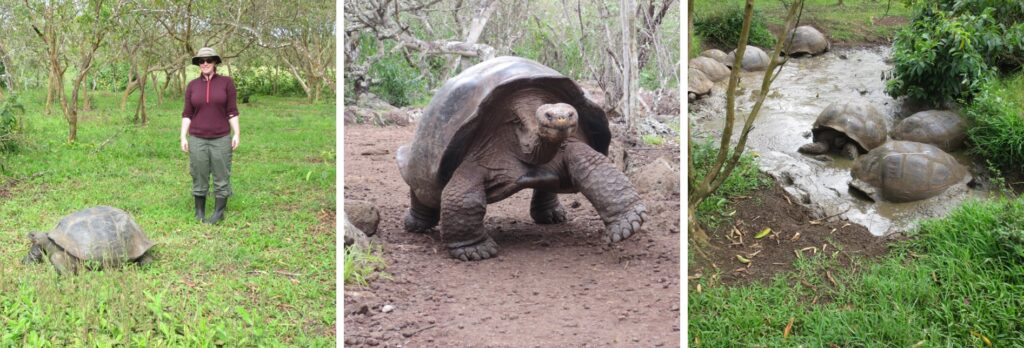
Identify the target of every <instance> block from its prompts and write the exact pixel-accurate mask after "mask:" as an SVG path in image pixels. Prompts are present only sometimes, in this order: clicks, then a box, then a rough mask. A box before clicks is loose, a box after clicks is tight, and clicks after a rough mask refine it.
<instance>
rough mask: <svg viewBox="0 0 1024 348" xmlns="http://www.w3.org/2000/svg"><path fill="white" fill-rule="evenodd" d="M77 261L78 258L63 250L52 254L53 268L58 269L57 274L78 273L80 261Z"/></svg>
mask: <svg viewBox="0 0 1024 348" xmlns="http://www.w3.org/2000/svg"><path fill="white" fill-rule="evenodd" d="M76 261H77V259H76V258H74V257H72V256H69V255H67V254H66V253H64V252H62V251H61V252H55V253H51V254H50V263H51V264H53V269H54V270H56V271H57V275H65V274H71V275H75V274H78V263H77V262H76Z"/></svg>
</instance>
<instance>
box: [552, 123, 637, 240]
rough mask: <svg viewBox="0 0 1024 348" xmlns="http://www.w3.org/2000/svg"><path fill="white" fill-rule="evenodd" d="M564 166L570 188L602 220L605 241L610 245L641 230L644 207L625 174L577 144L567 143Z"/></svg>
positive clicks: (586, 146) (592, 150) (598, 154)
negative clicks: (604, 229)
mask: <svg viewBox="0 0 1024 348" xmlns="http://www.w3.org/2000/svg"><path fill="white" fill-rule="evenodd" d="M565 164H566V169H567V170H568V171H569V175H570V176H571V177H572V182H573V186H575V188H576V189H578V190H579V191H580V192H581V193H583V195H584V196H586V197H587V200H589V201H590V203H591V204H593V205H594V208H596V209H597V212H598V214H600V215H601V220H603V221H604V224H605V228H606V229H607V230H606V231H605V236H604V239H605V241H606V242H609V243H613V242H618V241H620V240H623V239H626V238H629V236H631V235H633V234H634V233H636V232H639V231H640V227H641V226H643V223H644V220H645V219H646V218H647V208H646V207H645V206H644V204H643V203H642V202H640V195H639V194H637V192H636V189H634V188H633V184H632V183H630V182H629V179H628V178H626V175H625V174H622V172H620V171H619V170H618V168H615V165H613V164H612V163H611V161H610V160H608V157H605V156H604V155H602V154H601V153H600V152H597V151H594V149H593V148H591V147H590V146H589V145H587V144H584V143H582V142H579V141H567V144H566V147H565Z"/></svg>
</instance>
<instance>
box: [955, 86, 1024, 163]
mask: <svg viewBox="0 0 1024 348" xmlns="http://www.w3.org/2000/svg"><path fill="white" fill-rule="evenodd" d="M1014 82H1016V83H1014ZM1009 83H1010V85H1005V84H1003V83H1000V82H996V81H993V82H991V83H988V84H985V85H984V86H983V87H982V88H981V89H980V92H979V93H978V95H977V97H976V98H975V99H974V102H973V103H971V104H970V105H969V106H968V107H967V108H965V109H964V115H965V116H966V117H967V119H968V120H970V121H971V127H970V128H968V129H967V137H968V139H969V140H970V142H971V144H973V147H972V149H971V151H972V152H974V153H975V154H977V155H979V156H981V157H983V158H985V159H986V160H988V161H991V162H992V163H994V164H995V165H997V166H999V167H1003V168H1020V167H1021V166H1022V165H1024V113H1022V112H1021V107H1024V105H1021V104H1018V102H1015V101H1014V95H1013V94H1014V93H1020V92H1019V90H1014V87H1011V86H1013V85H1017V86H1018V87H1019V85H1021V84H1024V75H1019V76H1017V78H1015V79H1012V80H1011V81H1010V82H1009Z"/></svg>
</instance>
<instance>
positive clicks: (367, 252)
mask: <svg viewBox="0 0 1024 348" xmlns="http://www.w3.org/2000/svg"><path fill="white" fill-rule="evenodd" d="M344 249H345V251H344V252H345V269H344V275H343V276H344V280H345V284H346V285H349V284H351V285H360V286H366V285H369V284H370V280H371V279H372V278H373V275H374V274H377V275H378V276H380V277H384V278H387V277H388V275H387V274H386V273H384V272H382V271H383V270H384V269H385V268H387V264H386V263H385V262H384V259H383V258H382V257H381V256H380V254H381V250H380V247H379V246H372V245H371V246H370V247H369V248H367V249H363V248H360V247H357V246H355V245H353V246H350V247H347V248H344ZM378 271H381V272H378Z"/></svg>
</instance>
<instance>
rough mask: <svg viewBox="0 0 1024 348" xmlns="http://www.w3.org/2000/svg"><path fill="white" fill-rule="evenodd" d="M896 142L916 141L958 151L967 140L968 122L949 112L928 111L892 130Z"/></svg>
mask: <svg viewBox="0 0 1024 348" xmlns="http://www.w3.org/2000/svg"><path fill="white" fill-rule="evenodd" d="M892 138H893V139H896V140H907V141H916V142H919V143H926V144H932V145H935V146H938V147H939V148H940V149H942V150H943V151H956V150H959V149H960V148H961V147H963V145H964V139H966V138H967V120H964V119H963V118H962V117H960V115H957V114H956V113H955V112H952V111H948V110H927V111H921V112H918V113H916V114H913V115H910V117H907V118H905V119H903V121H901V122H900V123H899V124H898V125H896V127H895V128H893V130H892Z"/></svg>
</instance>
